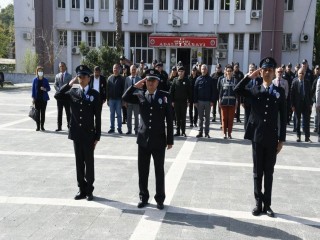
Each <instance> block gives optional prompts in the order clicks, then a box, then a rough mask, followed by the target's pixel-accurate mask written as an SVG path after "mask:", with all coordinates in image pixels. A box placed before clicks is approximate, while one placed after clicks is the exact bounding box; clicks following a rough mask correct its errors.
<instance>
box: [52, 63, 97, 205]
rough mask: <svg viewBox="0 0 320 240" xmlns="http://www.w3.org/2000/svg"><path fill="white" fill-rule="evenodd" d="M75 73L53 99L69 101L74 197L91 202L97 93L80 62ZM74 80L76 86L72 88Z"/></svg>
mask: <svg viewBox="0 0 320 240" xmlns="http://www.w3.org/2000/svg"><path fill="white" fill-rule="evenodd" d="M76 73H77V77H75V78H73V79H72V80H71V81H70V82H69V84H66V85H64V86H62V88H61V89H60V92H57V93H56V95H55V98H56V99H58V100H60V99H69V101H70V107H71V121H70V129H69V139H71V140H73V146H74V153H75V157H76V170H77V182H78V187H79V192H78V193H77V195H76V196H75V197H74V199H75V200H79V199H84V198H87V200H88V201H91V200H92V199H93V195H92V192H93V189H94V187H93V182H94V149H95V146H96V144H97V143H98V141H99V140H100V135H101V101H100V95H99V93H98V92H97V91H96V90H94V89H92V88H90V87H89V82H90V75H91V74H92V72H91V70H90V69H89V68H88V67H87V66H85V65H80V66H78V67H77V68H76ZM77 80H78V81H79V85H80V86H79V87H73V84H74V83H75V82H76V81H77Z"/></svg>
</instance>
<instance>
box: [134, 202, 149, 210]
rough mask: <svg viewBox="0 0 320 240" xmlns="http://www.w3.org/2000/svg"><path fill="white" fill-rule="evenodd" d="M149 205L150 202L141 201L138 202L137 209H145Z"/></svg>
mask: <svg viewBox="0 0 320 240" xmlns="http://www.w3.org/2000/svg"><path fill="white" fill-rule="evenodd" d="M147 205H148V202H144V201H140V202H138V205H137V207H138V208H144V207H145V206H147Z"/></svg>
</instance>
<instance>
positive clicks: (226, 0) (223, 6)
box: [220, 0, 230, 11]
mask: <svg viewBox="0 0 320 240" xmlns="http://www.w3.org/2000/svg"><path fill="white" fill-rule="evenodd" d="M220 10H222V11H229V10H230V0H221V1H220Z"/></svg>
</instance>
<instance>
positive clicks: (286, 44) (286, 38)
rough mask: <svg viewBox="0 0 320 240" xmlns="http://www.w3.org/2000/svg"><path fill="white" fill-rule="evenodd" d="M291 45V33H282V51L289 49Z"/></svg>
mask: <svg viewBox="0 0 320 240" xmlns="http://www.w3.org/2000/svg"><path fill="white" fill-rule="evenodd" d="M291 47H292V33H283V34H282V47H281V49H282V51H284V52H287V51H291Z"/></svg>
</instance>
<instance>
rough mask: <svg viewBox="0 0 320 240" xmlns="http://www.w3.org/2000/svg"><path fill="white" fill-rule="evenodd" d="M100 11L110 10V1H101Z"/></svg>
mask: <svg viewBox="0 0 320 240" xmlns="http://www.w3.org/2000/svg"><path fill="white" fill-rule="evenodd" d="M100 9H101V10H109V0H100Z"/></svg>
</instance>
